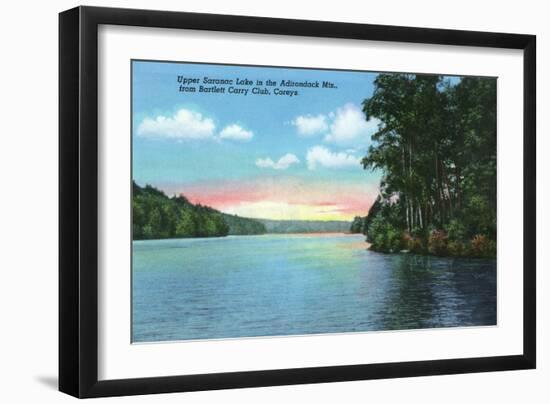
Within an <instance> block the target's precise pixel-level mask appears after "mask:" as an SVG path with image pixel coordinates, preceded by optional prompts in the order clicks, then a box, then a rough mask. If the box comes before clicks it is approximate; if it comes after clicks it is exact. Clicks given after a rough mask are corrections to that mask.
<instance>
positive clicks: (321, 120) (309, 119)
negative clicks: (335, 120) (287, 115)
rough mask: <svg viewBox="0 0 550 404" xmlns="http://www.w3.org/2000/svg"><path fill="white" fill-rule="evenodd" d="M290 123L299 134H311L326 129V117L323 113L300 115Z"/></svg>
mask: <svg viewBox="0 0 550 404" xmlns="http://www.w3.org/2000/svg"><path fill="white" fill-rule="evenodd" d="M291 123H292V125H293V126H295V127H296V129H297V130H298V135H300V136H313V135H316V134H319V133H323V132H326V131H327V130H328V124H327V118H326V116H325V115H323V114H319V115H317V116H312V115H300V116H298V117H296V118H295V119H294V120H292V122H291Z"/></svg>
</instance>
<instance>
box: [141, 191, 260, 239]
mask: <svg viewBox="0 0 550 404" xmlns="http://www.w3.org/2000/svg"><path fill="white" fill-rule="evenodd" d="M132 230H133V239H134V240H143V239H163V238H185V237H222V236H227V235H230V234H263V233H265V232H266V230H265V226H264V225H263V224H262V223H260V222H258V221H256V220H253V219H248V218H243V217H239V216H233V215H227V214H225V213H222V212H220V211H218V210H216V209H213V208H211V207H208V206H203V205H200V204H196V205H195V204H192V203H191V202H189V200H188V199H187V198H185V196H183V195H178V196H173V197H172V198H169V197H168V196H166V195H165V194H164V193H163V192H162V191H160V190H158V189H156V188H154V187H152V186H150V185H146V186H145V187H140V186H139V185H138V184H136V183H135V182H133V183H132Z"/></svg>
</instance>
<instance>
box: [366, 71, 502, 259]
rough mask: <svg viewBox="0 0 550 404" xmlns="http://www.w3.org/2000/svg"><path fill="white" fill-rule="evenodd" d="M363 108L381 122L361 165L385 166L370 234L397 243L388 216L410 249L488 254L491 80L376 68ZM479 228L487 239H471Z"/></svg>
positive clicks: (491, 234)
mask: <svg viewBox="0 0 550 404" xmlns="http://www.w3.org/2000/svg"><path fill="white" fill-rule="evenodd" d="M363 111H364V113H365V115H366V118H367V119H372V118H376V119H378V120H380V125H379V127H378V130H377V132H376V133H375V134H374V135H373V136H372V138H373V143H372V145H371V146H370V147H369V150H368V153H367V155H366V156H365V157H364V158H363V160H362V164H363V167H364V168H365V169H372V170H377V171H379V172H381V173H382V180H381V184H380V196H379V197H378V199H377V200H376V201H375V203H374V204H373V206H372V207H371V209H370V211H369V214H368V216H367V217H366V218H365V219H364V225H363V229H364V231H365V232H366V234H367V241H369V242H371V243H372V244H373V246H375V248H380V246H381V245H384V249H386V250H389V249H395V248H390V247H389V246H388V243H389V241H388V239H387V238H388V236H390V235H391V236H392V237H393V235H392V234H391V232H389V230H388V228H386V229H384V228H383V223H382V222H386V223H387V224H388V226H390V227H391V228H392V229H395V230H398V231H401V238H402V239H403V240H404V241H402V244H403V245H404V246H406V248H407V249H408V250H410V251H414V252H417V251H428V252H429V253H430V254H436V255H447V254H451V255H457V256H459V255H468V254H470V253H471V254H472V255H476V256H490V251H491V248H492V247H491V246H492V245H493V244H495V240H496V80H495V79H489V78H476V77H464V78H461V79H460V81H459V82H458V83H455V84H451V83H450V82H449V81H446V80H445V79H444V78H443V77H442V76H434V75H415V74H379V75H378V76H377V78H376V79H375V82H374V92H373V95H372V96H371V97H370V98H368V99H366V100H365V101H364V102H363ZM476 235H480V236H481V235H483V237H485V241H486V242H484V243H485V244H483V243H480V242H479V240H477V241H476V242H475V243H474V241H473V238H474V236H476ZM390 244H391V243H390ZM393 244H394V246H395V245H396V244H397V243H395V242H394V243H393ZM473 244H476V245H477V244H480V245H481V244H483V245H482V246H480V247H479V248H478V247H475V248H473V247H472V248H470V245H473ZM480 249H481V250H483V252H481V251H480Z"/></svg>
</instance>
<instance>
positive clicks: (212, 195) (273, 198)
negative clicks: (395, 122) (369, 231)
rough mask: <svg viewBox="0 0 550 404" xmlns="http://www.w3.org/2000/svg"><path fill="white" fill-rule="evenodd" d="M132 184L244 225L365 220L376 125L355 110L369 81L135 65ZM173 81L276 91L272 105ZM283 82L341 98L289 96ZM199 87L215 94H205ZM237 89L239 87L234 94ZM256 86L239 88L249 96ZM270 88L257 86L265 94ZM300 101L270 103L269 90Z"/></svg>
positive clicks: (300, 72)
mask: <svg viewBox="0 0 550 404" xmlns="http://www.w3.org/2000/svg"><path fill="white" fill-rule="evenodd" d="M132 63H133V81H132V91H133V93H132V101H133V116H132V119H133V133H132V137H133V139H132V140H133V177H134V180H135V181H136V182H137V183H138V184H141V185H144V184H146V183H147V184H151V185H154V186H156V187H158V188H160V189H162V190H164V191H165V192H166V193H168V194H169V195H172V194H177V193H182V194H184V195H186V196H187V197H189V198H190V199H191V200H192V201H194V202H200V203H204V204H207V205H210V206H213V207H215V208H217V209H220V210H222V211H226V212H230V213H236V214H240V215H242V216H252V217H266V218H289V219H299V218H304V219H306V218H307V219H320V220H323V219H326V220H329V219H345V220H348V219H350V218H352V217H353V216H354V215H356V214H362V215H364V214H366V213H367V211H368V208H369V207H370V204H371V203H372V201H373V200H374V198H375V197H376V193H377V187H378V183H379V173H376V172H375V173H372V172H370V171H365V170H363V168H362V167H361V166H360V164H359V160H360V158H361V157H363V156H364V155H365V154H366V151H367V148H368V146H369V144H370V136H371V135H372V133H374V132H375V131H376V128H377V125H378V122H377V121H375V120H371V121H369V122H367V121H366V119H365V117H364V115H363V113H362V112H361V102H362V101H363V100H364V99H365V98H368V97H369V96H370V95H371V94H372V91H373V81H374V79H375V77H376V74H374V73H368V72H348V71H334V70H312V69H289V68H271V67H244V66H228V65H206V64H193V63H162V62H147V61H133V62H132ZM178 76H182V77H184V78H192V79H198V80H199V81H200V82H201V83H199V84H196V86H198V85H200V84H202V82H203V81H204V78H206V77H207V78H211V79H229V80H236V79H237V78H241V79H245V78H246V79H250V80H252V81H253V82H254V83H256V81H257V80H262V81H263V82H264V84H265V82H266V81H267V80H273V81H275V82H277V85H276V86H273V87H267V88H268V89H269V91H270V92H271V94H270V95H251V94H248V95H246V96H244V95H240V94H228V93H227V91H228V88H229V86H225V87H226V93H225V94H212V93H199V92H195V93H191V92H180V91H179V85H180V84H179V83H178V80H177V79H178ZM282 80H293V81H296V82H302V81H305V80H307V81H310V82H315V81H319V82H323V81H330V82H333V83H334V84H335V85H336V86H337V88H330V89H314V88H305V89H304V88H285V87H280V85H279V84H280V82H281V81H282ZM204 86H205V87H210V86H212V85H211V84H210V85H207V84H204ZM233 87H238V86H235V85H233ZM254 87H255V86H254V85H253V86H250V87H241V88H248V89H249V91H250V90H251V89H252V88H254ZM264 87H266V86H259V88H264ZM275 88H280V89H282V90H297V91H298V92H299V94H298V95H295V96H292V97H289V96H288V95H275V94H274V92H275V91H274V89H275Z"/></svg>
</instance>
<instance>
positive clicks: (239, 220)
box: [223, 213, 267, 235]
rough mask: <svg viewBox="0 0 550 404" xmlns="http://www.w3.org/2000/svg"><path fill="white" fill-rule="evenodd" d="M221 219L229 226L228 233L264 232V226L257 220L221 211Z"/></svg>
mask: <svg viewBox="0 0 550 404" xmlns="http://www.w3.org/2000/svg"><path fill="white" fill-rule="evenodd" d="M223 219H224V220H225V222H226V223H227V224H228V226H229V234H230V235H245V234H265V233H266V232H267V230H266V226H265V225H264V224H263V223H262V222H260V221H259V220H252V219H248V218H245V217H240V216H237V215H228V214H226V213H223Z"/></svg>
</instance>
